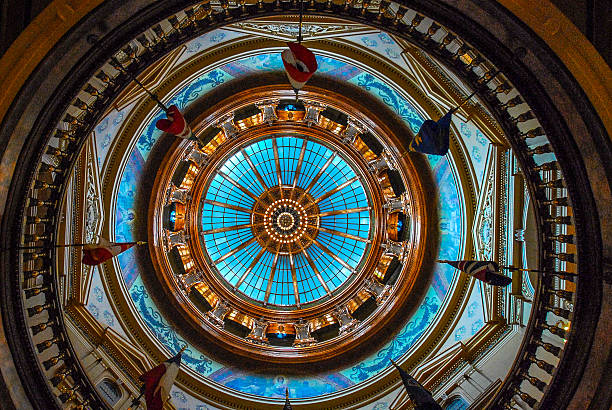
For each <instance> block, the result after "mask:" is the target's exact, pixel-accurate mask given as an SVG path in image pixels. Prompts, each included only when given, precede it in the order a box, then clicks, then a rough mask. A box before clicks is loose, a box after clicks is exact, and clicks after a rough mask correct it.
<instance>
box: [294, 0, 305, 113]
mask: <svg viewBox="0 0 612 410" xmlns="http://www.w3.org/2000/svg"><path fill="white" fill-rule="evenodd" d="M303 17H304V0H300V22H299V23H298V37H297V42H298V44H302V21H303ZM293 91H294V92H295V103H296V104H297V103H298V98H299V93H300V90H298V89H297V88H294V89H293Z"/></svg>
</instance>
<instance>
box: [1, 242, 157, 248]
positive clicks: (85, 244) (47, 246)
mask: <svg viewBox="0 0 612 410" xmlns="http://www.w3.org/2000/svg"><path fill="white" fill-rule="evenodd" d="M121 243H122V244H125V245H145V244H146V243H147V241H137V242H121ZM91 245H97V244H95V243H67V244H60V245H40V246H17V247H15V248H14V249H19V250H21V249H51V248H70V247H73V246H74V247H77V246H91ZM3 250H7V249H3Z"/></svg>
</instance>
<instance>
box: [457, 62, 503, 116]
mask: <svg viewBox="0 0 612 410" xmlns="http://www.w3.org/2000/svg"><path fill="white" fill-rule="evenodd" d="M499 73H501V70H497V71H495V72H494V73H493V74H492V75H491V78H489V79H488V80H487V81H485V82H484V84H483V86H484V85H487V84H489V83H490V82H491V81H492V80H493V79H494V78H495V77H497V75H498V74H499ZM479 88H481V87H479ZM477 92H478V90H476V91H473V92H472V93H471V94H470V95H468V96H467V97H465V98H464V99H463V101H462V102H461V104H459V105H458V106H456V107H455V108H453V109H452V110H451V112H455V111H457V110H458V109H459V108H461V107H463V106H464V105H465V104H466V103H467V102H468V101H470V100H471V99H472V98H473V97H474V96H475V95H476V93H477Z"/></svg>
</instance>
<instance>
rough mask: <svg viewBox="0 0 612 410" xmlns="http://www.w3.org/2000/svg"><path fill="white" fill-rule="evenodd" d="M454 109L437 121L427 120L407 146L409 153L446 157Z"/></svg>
mask: <svg viewBox="0 0 612 410" xmlns="http://www.w3.org/2000/svg"><path fill="white" fill-rule="evenodd" d="M453 112H455V109H452V110H450V111H449V112H447V113H446V115H444V116H443V117H442V118H440V119H439V120H438V121H433V120H427V121H425V122H424V123H423V125H421V128H420V129H419V132H418V133H417V135H416V137H414V139H413V140H412V141H410V145H409V146H408V147H409V149H410V151H416V152H422V153H423V154H433V155H446V153H447V152H448V145H449V138H450V137H449V133H450V122H451V117H452V116H453Z"/></svg>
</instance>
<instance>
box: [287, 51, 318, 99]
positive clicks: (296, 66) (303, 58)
mask: <svg viewBox="0 0 612 410" xmlns="http://www.w3.org/2000/svg"><path fill="white" fill-rule="evenodd" d="M287 45H288V46H289V50H285V51H283V53H282V54H281V58H282V59H283V65H284V66H285V71H286V72H287V77H289V82H290V83H291V85H292V86H293V88H294V89H296V90H299V89H301V88H302V87H303V86H304V84H306V81H308V80H309V79H310V77H312V75H313V74H314V73H315V71H317V59H316V58H315V55H314V54H313V52H312V51H310V50H309V49H307V48H306V47H304V46H303V45H301V44H299V43H287Z"/></svg>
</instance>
